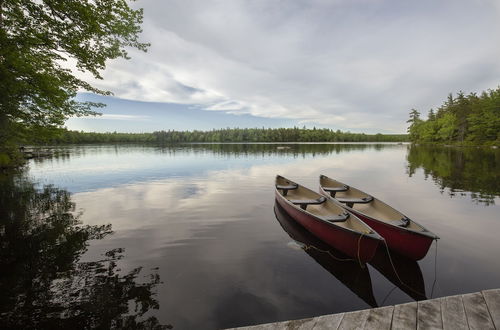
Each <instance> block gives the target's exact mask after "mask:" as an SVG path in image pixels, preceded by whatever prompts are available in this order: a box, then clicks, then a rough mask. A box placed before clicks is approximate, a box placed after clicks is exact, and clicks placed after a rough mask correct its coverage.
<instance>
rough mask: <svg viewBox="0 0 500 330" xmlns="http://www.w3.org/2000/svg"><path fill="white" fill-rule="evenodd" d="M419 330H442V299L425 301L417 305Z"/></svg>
mask: <svg viewBox="0 0 500 330" xmlns="http://www.w3.org/2000/svg"><path fill="white" fill-rule="evenodd" d="M417 308H418V309H417V330H418V329H426V330H441V329H443V319H442V317H441V299H432V300H423V301H419V302H418V303H417Z"/></svg>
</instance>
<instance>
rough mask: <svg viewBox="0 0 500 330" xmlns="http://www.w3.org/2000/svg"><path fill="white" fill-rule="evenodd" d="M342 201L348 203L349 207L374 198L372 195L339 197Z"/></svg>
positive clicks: (368, 201)
mask: <svg viewBox="0 0 500 330" xmlns="http://www.w3.org/2000/svg"><path fill="white" fill-rule="evenodd" d="M337 200H338V201H339V202H341V203H345V204H347V206H349V207H353V205H354V204H366V203H370V202H371V201H372V200H373V197H372V196H367V197H362V198H337Z"/></svg>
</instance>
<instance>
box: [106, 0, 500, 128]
mask: <svg viewBox="0 0 500 330" xmlns="http://www.w3.org/2000/svg"><path fill="white" fill-rule="evenodd" d="M136 5H137V6H141V7H144V13H145V19H144V26H143V28H144V33H143V36H142V39H143V40H144V41H147V42H151V44H152V46H151V48H150V50H149V52H148V53H145V54H144V53H141V52H137V51H131V52H130V54H131V56H132V60H130V61H125V60H117V61H113V62H111V63H110V64H109V65H108V68H107V70H106V71H105V72H104V74H103V76H104V78H105V79H104V80H103V81H97V82H96V84H97V85H98V86H99V87H102V88H105V89H109V90H112V91H113V92H115V95H116V96H117V97H119V98H125V99H131V100H141V101H151V102H170V103H180V104H192V105H196V106H199V107H201V108H204V109H207V110H217V111H228V112H231V113H249V114H252V115H255V116H262V117H270V118H290V119H296V120H299V121H301V122H304V123H311V124H324V125H327V126H331V127H333V128H340V129H353V130H357V131H359V130H364V131H393V132H403V131H405V125H406V123H405V121H406V118H407V113H408V111H409V109H411V108H413V107H415V108H418V109H420V110H421V111H423V112H426V111H427V110H428V109H429V108H430V107H436V106H439V105H440V102H442V101H443V100H444V99H445V98H446V95H447V94H448V93H449V92H458V91H459V90H464V91H466V92H472V91H480V90H483V89H486V88H495V87H496V86H497V84H498V83H499V80H498V77H499V76H500V62H499V60H498V59H499V58H500V44H499V43H496V42H493V41H492V39H491V36H492V35H498V34H499V33H500V9H499V5H498V2H497V1H493V0H477V1H466V0H453V1H452V0H447V1H440V2H435V1H430V0H428V1H418V2H407V1H389V0H376V1H368V0H365V1H360V0H358V1H340V0H339V1H319V0H317V1H305V0H295V1H286V2H283V1H244V0H233V1H192V0H172V1H168V2H158V1H153V0H143V1H140V2H138V3H137V4H136Z"/></svg>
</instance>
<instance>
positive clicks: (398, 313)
mask: <svg viewBox="0 0 500 330" xmlns="http://www.w3.org/2000/svg"><path fill="white" fill-rule="evenodd" d="M416 328H417V303H416V302H412V303H407V304H401V305H396V306H394V313H393V315H392V329H395V330H402V329H416Z"/></svg>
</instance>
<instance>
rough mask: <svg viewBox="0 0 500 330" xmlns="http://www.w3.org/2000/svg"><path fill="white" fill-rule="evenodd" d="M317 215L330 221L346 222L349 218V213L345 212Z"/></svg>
mask: <svg viewBox="0 0 500 330" xmlns="http://www.w3.org/2000/svg"><path fill="white" fill-rule="evenodd" d="M316 217H318V218H320V219H321V220H325V221H328V222H344V221H346V220H347V219H349V213H347V212H344V213H342V214H338V215H326V216H321V215H317V216H316Z"/></svg>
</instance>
